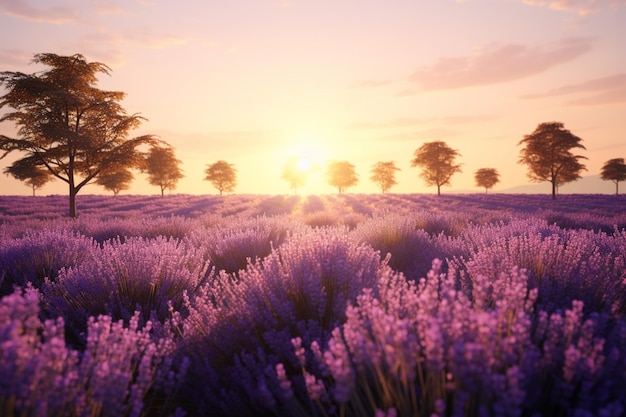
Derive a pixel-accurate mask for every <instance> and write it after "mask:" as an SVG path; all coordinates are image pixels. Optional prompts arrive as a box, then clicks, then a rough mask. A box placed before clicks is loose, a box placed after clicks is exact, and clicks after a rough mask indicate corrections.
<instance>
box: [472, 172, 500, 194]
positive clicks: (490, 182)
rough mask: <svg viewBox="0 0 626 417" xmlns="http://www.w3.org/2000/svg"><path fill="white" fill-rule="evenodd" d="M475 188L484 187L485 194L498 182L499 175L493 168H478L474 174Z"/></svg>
mask: <svg viewBox="0 0 626 417" xmlns="http://www.w3.org/2000/svg"><path fill="white" fill-rule="evenodd" d="M474 180H476V186H477V187H485V193H487V191H488V190H489V189H490V188H491V187H493V186H494V185H496V184H497V183H498V182H500V174H499V173H498V170H497V169H495V168H480V169H479V170H477V171H476V172H475V173H474Z"/></svg>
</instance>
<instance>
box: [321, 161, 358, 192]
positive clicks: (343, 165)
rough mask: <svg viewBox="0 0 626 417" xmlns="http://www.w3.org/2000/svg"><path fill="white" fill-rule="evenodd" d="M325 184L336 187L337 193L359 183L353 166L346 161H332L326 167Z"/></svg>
mask: <svg viewBox="0 0 626 417" xmlns="http://www.w3.org/2000/svg"><path fill="white" fill-rule="evenodd" d="M326 182H327V183H328V184H329V185H332V186H333V187H337V191H338V192H339V193H343V192H344V191H345V190H346V188H348V187H352V186H353V185H356V184H357V183H358V182H359V178H358V177H357V175H356V172H355V171H354V165H352V164H351V163H350V162H348V161H332V162H330V163H329V164H328V166H327V167H326Z"/></svg>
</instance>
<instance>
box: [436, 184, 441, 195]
mask: <svg viewBox="0 0 626 417" xmlns="http://www.w3.org/2000/svg"><path fill="white" fill-rule="evenodd" d="M440 195H441V185H439V184H437V196H440Z"/></svg>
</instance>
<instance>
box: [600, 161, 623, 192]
mask: <svg viewBox="0 0 626 417" xmlns="http://www.w3.org/2000/svg"><path fill="white" fill-rule="evenodd" d="M600 177H601V178H602V179H603V180H605V181H613V182H614V183H615V195H618V194H619V183H620V181H626V164H625V163H624V158H615V159H609V160H608V161H606V162H605V163H604V165H603V166H602V171H601V173H600Z"/></svg>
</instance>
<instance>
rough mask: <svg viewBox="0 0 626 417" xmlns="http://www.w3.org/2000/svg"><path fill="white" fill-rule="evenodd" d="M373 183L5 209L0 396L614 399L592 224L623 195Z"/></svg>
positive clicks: (623, 332) (319, 401)
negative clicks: (550, 202)
mask: <svg viewBox="0 0 626 417" xmlns="http://www.w3.org/2000/svg"><path fill="white" fill-rule="evenodd" d="M233 197H234V196H233ZM386 197H387V196H385V198H386ZM389 197H390V199H389V200H386V199H385V198H382V197H380V196H372V198H366V197H365V196H323V197H310V198H301V199H300V198H294V197H280V196H278V197H271V198H269V197H268V198H264V197H258V196H256V197H254V196H247V197H243V196H242V197H241V198H237V199H235V198H233V199H232V200H231V201H230V202H226V201H222V202H221V203H220V204H222V205H223V206H224V210H223V211H220V210H217V209H216V210H215V211H210V210H209V211H203V212H202V213H196V214H194V215H189V214H187V215H184V210H185V209H186V207H185V206H184V205H182V203H183V202H184V203H185V204H191V203H192V201H193V198H192V197H187V196H182V197H180V198H179V204H181V205H180V206H179V208H178V210H179V212H177V213H176V214H175V215H173V216H172V214H174V213H173V212H170V213H169V217H167V216H168V214H167V213H164V212H161V211H159V210H157V209H156V208H155V209H146V212H151V213H153V216H154V217H149V215H146V216H145V217H143V218H140V217H139V214H137V215H133V214H129V215H128V217H126V218H121V217H119V218H118V217H116V216H114V215H111V210H110V208H105V207H103V206H97V204H95V205H94V212H93V213H91V214H86V215H84V216H82V217H81V218H79V219H78V220H76V221H73V222H67V221H65V220H63V219H50V220H41V219H40V220H35V219H20V221H19V222H14V221H11V220H10V219H6V218H5V220H4V223H3V225H2V229H1V230H2V235H0V236H2V239H1V240H0V291H1V295H2V299H1V300H0V309H1V310H2V314H1V315H0V346H1V347H2V357H1V361H0V373H1V374H2V375H3V376H4V375H7V378H4V380H3V382H2V383H1V384H2V385H1V387H0V409H2V410H8V411H7V413H9V414H23V415H87V414H88V415H153V414H158V415H184V414H187V415H281V416H282V415H285V416H287V415H289V416H293V415H296V416H297V415H302V416H318V415H319V416H335V415H336V416H342V415H359V416H360V415H371V416H394V415H396V416H404V415H407V416H408V415H410V416H414V415H417V416H432V415H437V416H444V415H445V416H465V415H471V416H482V415H485V416H490V415H494V416H495V415H511V416H518V415H520V416H521V415H529V416H531V415H580V416H585V415H589V416H591V415H606V416H619V415H622V414H623V413H624V412H625V411H626V403H625V402H624V401H625V400H624V398H625V396H624V392H623V387H624V386H626V380H625V379H626V349H625V348H624V346H626V320H625V319H624V313H625V312H626V259H625V254H626V231H624V230H623V228H622V229H620V226H619V222H615V223H613V224H612V225H611V224H610V223H609V222H608V221H616V220H619V219H620V216H622V215H623V211H620V204H621V203H622V201H621V200H618V199H613V200H612V201H613V203H612V205H610V206H609V205H607V206H606V207H601V206H600V205H598V206H594V203H593V201H592V199H591V197H588V199H585V198H581V197H576V196H572V197H573V198H574V197H575V198H576V202H577V204H578V207H580V208H585V210H586V212H583V213H579V212H575V211H572V210H571V207H570V208H569V209H567V207H565V206H563V207H561V208H558V207H552V208H551V210H550V211H549V212H548V211H546V210H545V209H544V208H542V207H541V206H537V207H533V206H532V205H531V204H530V203H529V204H528V206H526V208H525V209H524V208H523V207H516V208H515V209H513V208H512V209H510V210H503V209H502V207H504V206H506V205H507V204H509V205H511V206H514V205H515V204H518V201H517V200H516V199H515V198H512V199H511V200H509V202H508V203H507V198H506V197H508V196H506V197H504V196H497V195H495V196H489V197H496V199H495V200H496V201H494V202H493V205H491V206H490V205H489V203H488V201H487V199H486V197H479V196H472V198H474V199H475V200H476V201H477V202H480V204H482V205H485V206H490V207H492V209H487V208H486V207H481V206H480V204H478V203H476V204H477V205H472V203H470V202H467V203H466V202H465V201H466V200H464V199H463V198H464V197H463V196H456V198H450V199H449V200H447V201H442V200H439V199H430V200H429V199H428V198H421V197H422V196H393V195H390V196H389ZM462 197H463V198H462ZM561 197H565V196H561ZM118 198H119V197H118ZM205 198H206V197H205ZM468 198H469V196H468ZM139 199H142V198H138V200H139ZM206 199H207V200H209V199H210V198H206ZM563 199H565V198H562V200H563ZM132 200H133V199H132V198H128V201H126V203H125V204H127V205H129V204H131V203H132ZM163 200H167V199H163ZM158 201H161V200H160V199H155V202H150V203H149V202H148V201H143V200H142V201H141V202H139V201H137V204H139V203H142V204H144V203H145V204H147V205H148V206H149V204H154V205H155V206H158V203H157V202H158ZM199 201H206V200H202V199H198V200H197V201H196V203H198V204H200V203H199ZM420 202H421V203H420ZM531 202H532V199H531ZM148 203H149V204H148ZM98 204H100V203H98ZM102 204H104V203H102ZM167 204H168V205H170V204H171V205H172V206H171V207H170V208H173V207H174V206H175V204H173V203H172V202H169V203H167ZM420 204H423V205H424V206H421V205H420ZM435 204H436V205H435ZM428 205H430V206H429V207H426V206H428ZM460 206H463V207H465V209H464V210H460V209H459V208H460ZM196 207H198V206H196ZM411 207H413V208H412V209H411ZM568 207H569V206H568ZM426 208H427V210H426ZM435 208H436V209H437V210H435ZM496 209H497V210H496ZM120 212H123V210H120ZM98 213H99V214H98ZM546 213H548V214H550V215H552V216H555V215H558V216H562V218H567V219H569V221H571V222H572V223H571V224H565V225H560V224H559V222H554V221H552V220H553V219H549V218H547V216H546ZM586 213H595V215H596V216H598V215H601V216H603V217H602V219H606V220H607V222H606V223H602V225H600V226H599V221H598V220H597V217H594V218H595V219H596V221H595V222H591V221H586V220H585V219H589V217H586V216H589V214H586ZM564 216H565V217H564ZM9 217H10V216H9ZM575 222H578V223H575ZM585 224H587V225H588V227H580V226H583V225H585ZM433 259H435V261H433ZM439 259H441V261H439ZM55 387H63V388H62V389H61V388H55ZM44 410H45V411H44Z"/></svg>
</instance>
